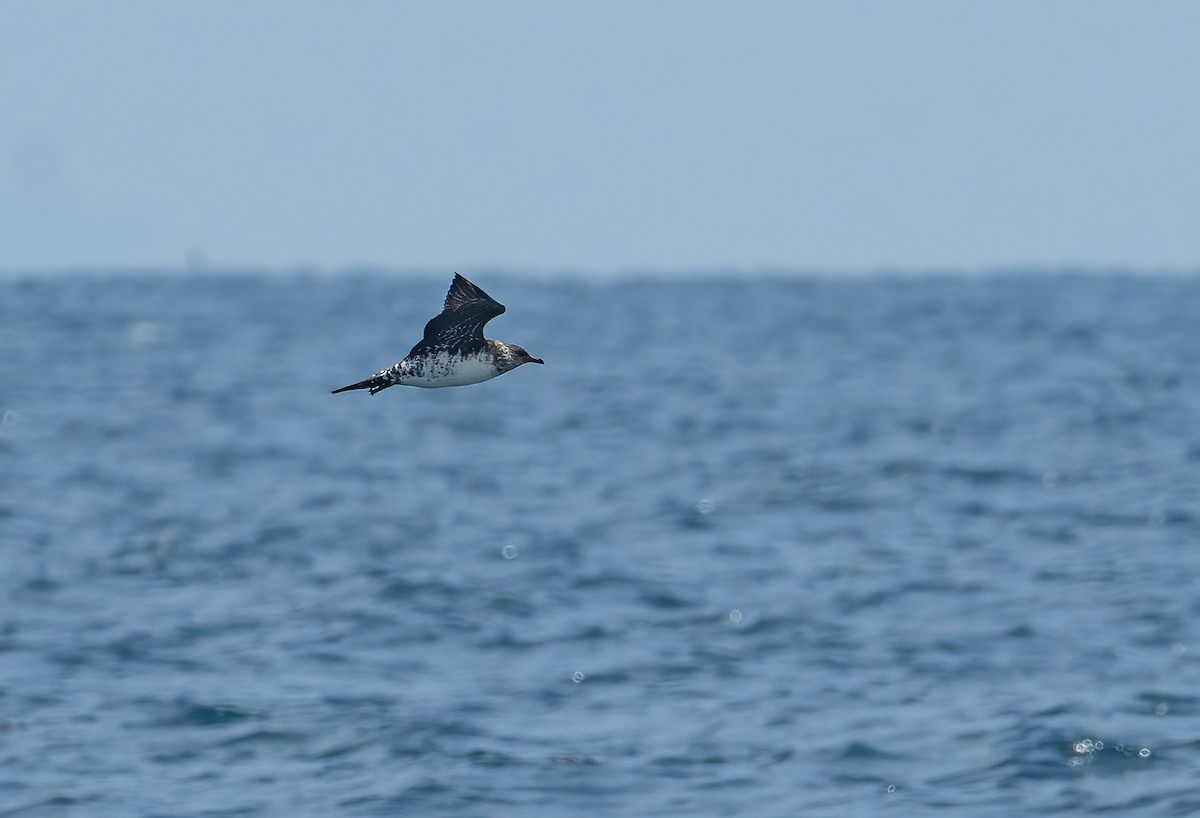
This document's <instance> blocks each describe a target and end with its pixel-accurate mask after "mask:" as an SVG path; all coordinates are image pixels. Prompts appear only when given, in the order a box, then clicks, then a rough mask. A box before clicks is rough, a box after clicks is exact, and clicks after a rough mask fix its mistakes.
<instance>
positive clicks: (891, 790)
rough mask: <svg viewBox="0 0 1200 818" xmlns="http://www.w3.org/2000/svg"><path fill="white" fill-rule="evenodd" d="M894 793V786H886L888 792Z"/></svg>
mask: <svg viewBox="0 0 1200 818" xmlns="http://www.w3.org/2000/svg"><path fill="white" fill-rule="evenodd" d="M895 791H896V785H895V784H888V792H895Z"/></svg>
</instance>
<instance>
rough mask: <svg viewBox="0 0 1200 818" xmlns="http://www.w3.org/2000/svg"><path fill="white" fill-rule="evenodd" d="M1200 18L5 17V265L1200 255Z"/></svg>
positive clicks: (813, 5)
mask: <svg viewBox="0 0 1200 818" xmlns="http://www.w3.org/2000/svg"><path fill="white" fill-rule="evenodd" d="M1198 42H1200V3H1195V2H1184V1H1183V0H1180V1H1179V2H1153V1H1150V2H1147V0H1136V1H1135V0H1127V1H1126V2H1106V1H1105V0H1080V2H1053V1H1052V0H1034V1H1033V2H1014V0H1004V2H1000V0H996V1H995V2H982V1H981V2H967V1H966V0H947V1H946V2H899V0H880V1H879V2H845V1H844V0H827V2H821V3H817V2H733V0H730V1H729V2H697V0H684V1H682V2H666V1H665V0H655V1H654V2H649V1H647V2H565V1H564V0H550V1H548V2H519V1H517V2H514V0H507V1H506V2H422V3H402V2H361V1H359V2H344V3H343V2H327V3H313V2H295V1H294V0H278V2H274V1H270V2H267V1H264V2H232V0H231V1H230V2H220V1H218V2H191V3H184V2H159V1H158V0H154V1H153V2H119V1H118V2H104V3H100V2H91V1H90V0H79V2H54V1H53V0H51V1H50V2H46V1H45V0H39V2H21V1H20V0H0V269H3V270H10V271H11V270H31V269H55V268H63V267H77V266H103V267H113V266H168V267H180V266H182V265H184V264H185V263H186V260H188V259H189V258H190V259H191V260H192V262H193V263H198V262H199V261H200V260H202V259H206V260H207V263H208V264H210V265H212V266H225V265H258V266H267V267H278V268H283V267H292V266H296V265H306V266H318V267H322V268H332V269H337V268H342V267H347V266H351V265H357V264H371V265H383V266H388V267H396V268H427V269H436V270H451V269H457V270H463V271H467V270H470V269H478V268H480V267H483V266H488V267H497V266H499V267H504V268H509V269H512V270H517V271H519V270H523V269H533V270H541V271H545V270H557V269H572V270H596V271H621V270H630V269H658V270H675V269H688V268H697V267H699V268H704V269H710V270H711V269H720V268H730V267H732V268H738V269H758V268H762V267H784V268H798V269H805V270H862V269H876V268H888V269H890V268H906V269H908V268H928V267H936V268H946V267H966V268H980V267H993V266H1007V265H1014V264H1023V263H1030V262H1032V263H1038V264H1043V265H1058V264H1073V265H1074V264H1083V265H1105V266H1112V265H1131V266H1134V267H1138V268H1146V269H1154V268H1159V267H1164V266H1165V267H1173V268H1188V269H1191V268H1193V267H1196V266H1200V47H1198V46H1197V43H1198Z"/></svg>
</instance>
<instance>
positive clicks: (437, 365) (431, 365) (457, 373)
mask: <svg viewBox="0 0 1200 818" xmlns="http://www.w3.org/2000/svg"><path fill="white" fill-rule="evenodd" d="M424 363H425V365H424V367H422V370H421V372H420V374H415V373H413V372H412V371H411V370H410V371H409V372H405V373H402V374H401V375H400V379H399V381H398V383H400V384H401V385H403V386H420V387H423V388H426V389H437V388H440V387H443V386H466V385H467V384H471V383H480V382H482V381H490V380H491V379H492V378H494V377H496V376H497V375H498V374H500V373H498V372H497V371H496V366H495V364H493V363H492V359H491V358H490V357H488V356H487V355H469V356H460V355H451V354H450V353H448V352H447V353H439V354H437V355H433V356H430V357H429V358H427V359H425V362H424Z"/></svg>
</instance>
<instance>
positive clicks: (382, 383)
mask: <svg viewBox="0 0 1200 818" xmlns="http://www.w3.org/2000/svg"><path fill="white" fill-rule="evenodd" d="M395 383H396V382H395V381H393V380H392V379H391V378H389V377H388V376H387V375H386V374H379V375H376V376H375V377H373V378H367V379H366V380H365V381H359V382H358V383H352V384H350V385H349V386H343V387H342V388H341V389H335V390H333V391H332V392H330V393H329V394H331V395H336V394H337V393H338V392H349V391H350V390H351V389H370V390H371V394H372V395H374V394H375V393H376V392H379V391H380V390H382V389H387V388H388V387H389V386H394V385H395Z"/></svg>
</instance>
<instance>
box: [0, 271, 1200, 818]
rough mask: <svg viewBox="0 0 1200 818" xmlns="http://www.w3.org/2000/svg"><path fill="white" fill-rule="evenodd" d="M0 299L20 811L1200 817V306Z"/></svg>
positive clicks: (556, 283)
mask: <svg viewBox="0 0 1200 818" xmlns="http://www.w3.org/2000/svg"><path fill="white" fill-rule="evenodd" d="M463 272H465V273H467V274H468V276H469V277H471V278H473V279H474V280H475V281H476V283H478V284H479V285H480V286H482V287H483V288H484V289H485V290H487V291H488V292H489V293H490V294H491V295H492V296H494V297H495V298H497V299H498V300H499V301H501V302H502V303H504V304H506V305H507V306H508V313H507V314H506V315H504V316H502V317H500V318H498V319H497V320H495V321H493V322H492V323H491V324H490V325H489V326H488V334H489V337H494V338H499V339H500V340H504V341H510V342H515V343H518V344H521V345H522V346H524V347H526V348H527V349H528V350H529V351H530V352H531V353H532V354H533V355H536V356H539V357H543V358H544V359H545V360H546V365H545V366H544V367H539V366H526V367H522V368H521V369H518V370H516V371H515V372H512V373H509V374H507V375H504V376H503V377H501V378H499V379H496V380H493V381H490V382H488V383H484V384H480V385H476V386H470V387H464V388H457V389H443V390H419V389H413V388H402V387H398V388H393V389H389V390H387V391H385V392H383V393H381V394H379V395H376V396H374V397H370V396H368V395H367V394H365V393H363V392H354V393H349V394H341V395H330V394H329V390H330V389H333V388H335V387H339V386H343V385H345V384H347V383H351V382H354V381H357V380H360V379H362V378H365V377H368V376H370V375H371V374H373V373H374V372H375V371H376V370H378V369H380V368H383V367H385V366H388V365H390V364H392V363H393V362H395V361H396V360H398V359H399V358H400V357H402V356H403V355H404V354H405V353H406V352H407V350H408V348H409V347H410V346H411V345H412V344H413V343H414V342H415V341H416V340H418V339H419V337H420V332H421V328H422V327H423V326H424V323H425V321H426V320H427V319H428V318H430V317H431V316H432V315H433V314H434V313H436V312H437V311H438V309H439V308H440V305H441V299H442V297H443V295H444V293H445V290H446V286H447V284H448V283H449V273H447V274H446V276H445V277H438V278H423V277H422V278H405V277H402V276H389V275H384V274H365V273H364V274H359V275H342V276H334V275H325V276H321V275H299V274H296V275H275V276H270V275H259V276H255V275H248V274H247V275H232V274H230V275H220V274H211V275H187V276H184V275H150V274H144V275H132V274H131V275H124V276H114V275H108V276H101V275H85V274H80V275H70V276H58V277H50V278H21V277H10V278H7V279H4V280H0V351H2V354H0V417H2V418H3V420H2V425H0V815H2V816H6V818H7V817H8V816H22V818H26V817H28V818H33V817H34V816H36V817H37V818H47V817H48V816H137V817H138V818H150V817H151V816H158V817H165V816H196V817H197V818H199V816H206V817H208V818H216V816H247V817H249V816H297V817H299V818H307V817H308V816H313V818H316V817H317V816H321V817H324V816H400V815H404V816H410V815H411V816H423V817H424V818H438V817H440V816H446V817H447V818H448V817H449V816H456V817H458V818H461V817H462V816H522V817H528V816H764V817H767V816H795V815H831V816H877V815H896V816H922V815H935V814H936V815H956V816H959V815H963V816H1014V815H1050V814H1066V815H1074V814H1083V813H1089V812H1107V813H1110V814H1115V815H1137V816H1158V815H1164V816H1165V815H1178V816H1185V815H1194V814H1196V813H1197V812H1198V811H1200V774H1198V770H1200V624H1198V622H1200V371H1198V367H1200V363H1198V358H1197V349H1198V345H1197V329H1198V328H1200V279H1198V278H1170V277H1132V276H1115V275H1114V276H1100V275H1097V276H1087V275H1079V276H1071V275H1044V274H1043V275H1035V274H1012V275H1004V276H991V277H954V276H945V277H928V278H886V277H879V278H855V279H836V278H793V279H787V278H747V279H735V278H729V279H713V278H708V279H703V278H696V279H662V280H632V279H631V280H618V281H607V282H588V281H584V280H574V279H553V278H551V279H547V280H534V279H522V278H518V277H503V276H499V275H496V276H489V275H487V274H486V273H474V274H473V273H472V271H465V270H464V271H463Z"/></svg>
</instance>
